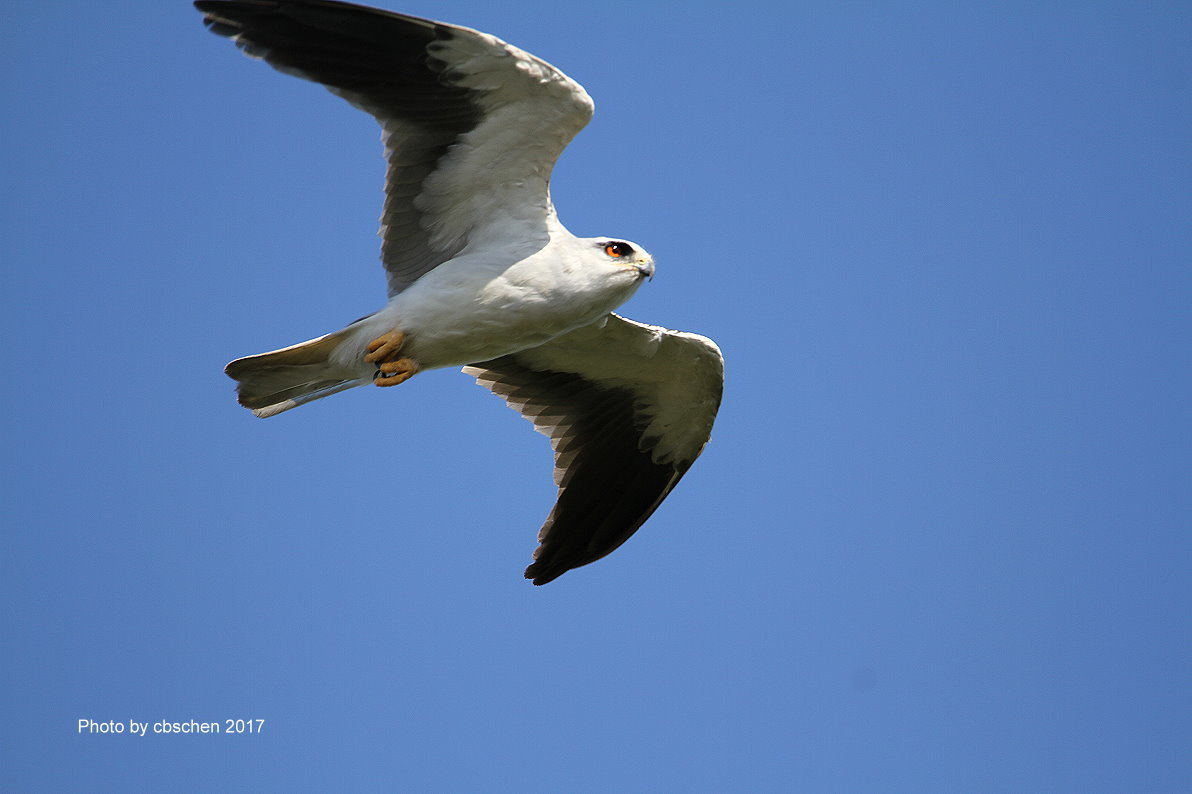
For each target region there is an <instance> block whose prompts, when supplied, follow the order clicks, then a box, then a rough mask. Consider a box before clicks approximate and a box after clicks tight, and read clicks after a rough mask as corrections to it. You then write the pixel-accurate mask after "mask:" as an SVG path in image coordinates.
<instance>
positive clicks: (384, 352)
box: [364, 331, 421, 386]
mask: <svg viewBox="0 0 1192 794" xmlns="http://www.w3.org/2000/svg"><path fill="white" fill-rule="evenodd" d="M405 341H406V335H405V334H403V333H402V332H401V331H390V332H388V333H385V334H381V335H380V336H378V337H377V338H376V339H374V340H372V341H371V342H369V343H368V353H367V354H366V355H365V356H364V361H365V362H366V363H368V364H376V365H377V372H376V374H375V375H373V383H375V384H377V385H378V386H396V385H397V384H399V383H405V382H406V381H408V380H409V379H410V378H412V377H414V375H416V374H417V373H418V370H419V369H421V367H419V366H418V362H417V361H415V360H414V359H412V358H409V357H408V356H407V357H402V356H401V348H402V345H404V344H405Z"/></svg>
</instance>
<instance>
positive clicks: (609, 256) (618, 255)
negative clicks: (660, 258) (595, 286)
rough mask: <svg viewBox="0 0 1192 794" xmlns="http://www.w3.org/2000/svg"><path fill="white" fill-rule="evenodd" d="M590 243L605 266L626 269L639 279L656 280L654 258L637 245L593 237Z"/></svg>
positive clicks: (609, 238) (625, 241)
mask: <svg viewBox="0 0 1192 794" xmlns="http://www.w3.org/2000/svg"><path fill="white" fill-rule="evenodd" d="M589 242H590V243H591V244H592V247H593V249H595V252H596V256H597V257H598V258H600V259H601V260H602V261H603V262H604V263H605V264H608V265H613V266H615V267H623V268H626V269H627V270H629V271H631V272H634V273H635V274H636V275H637V277H638V278H639V279H640V278H647V279H650V278H654V257H652V256H650V255H649V254H648V253H646V250H645V249H644V248H642V247H641V246H640V245H638V244H637V243H631V242H629V241H628V240H617V239H614V238H612V237H592V238H590V239H589Z"/></svg>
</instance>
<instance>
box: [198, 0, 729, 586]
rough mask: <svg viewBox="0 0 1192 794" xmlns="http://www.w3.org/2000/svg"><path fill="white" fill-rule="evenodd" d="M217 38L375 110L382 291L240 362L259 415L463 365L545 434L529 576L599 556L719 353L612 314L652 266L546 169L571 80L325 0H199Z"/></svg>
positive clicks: (411, 20)
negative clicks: (379, 297)
mask: <svg viewBox="0 0 1192 794" xmlns="http://www.w3.org/2000/svg"><path fill="white" fill-rule="evenodd" d="M195 6H196V7H197V8H198V9H199V11H201V12H202V13H203V15H204V22H205V23H206V24H207V26H208V28H210V30H211V31H212V32H214V33H217V34H219V35H221V36H226V37H228V38H231V39H232V40H233V41H235V42H236V44H237V45H238V46H239V47H240V48H242V49H243V50H244V51H245V52H246V53H247V54H248V55H250V56H253V57H255V58H262V59H264V60H265V61H266V62H268V63H269V64H270V65H271V66H273V67H274V68H276V69H278V70H279V71H282V72H285V73H287V74H292V75H296V76H298V77H302V78H305V79H307V80H312V81H314V82H316V83H321V84H323V85H324V86H326V87H327V88H328V89H330V90H331V92H332V93H334V94H336V95H338V96H340V97H342V98H343V99H346V100H347V101H348V102H350V103H351V104H353V105H355V106H356V107H358V108H360V109H361V110H364V111H366V112H368V113H370V114H372V115H373V116H374V117H375V118H376V120H377V121H378V122H380V125H381V130H382V136H381V137H382V142H383V143H384V149H385V159H386V160H387V162H388V172H387V177H386V183H385V203H384V209H383V211H382V214H381V230H380V235H381V238H382V243H381V259H382V262H383V264H384V267H385V271H386V274H387V277H388V283H389V301H388V303H387V304H386V305H385V307H384V308H382V309H381V310H380V311H378V312H376V313H375V314H371V315H369V316H367V317H364V318H362V319H360V320H357V321H355V322H353V323H351V324H350V325H348V326H347V327H346V328H344V329H342V330H339V331H335V332H334V333H330V334H326V335H324V336H320V337H318V338H317V339H312V340H310V341H308V342H302V343H300V344H296V345H291V346H290V347H286V348H282V349H281V350H275V351H273V352H271V353H262V354H260V355H256V356H248V357H247V358H241V359H237V360H236V361H233V362H232V363H230V364H228V366H227V373H228V375H230V376H231V377H232V378H234V379H235V380H236V381H237V392H238V395H239V400H240V404H241V405H243V406H245V407H246V408H250V409H252V411H253V412H254V413H255V414H256V415H257V416H262V417H265V416H273V415H274V414H278V413H281V412H282V411H286V410H289V409H290V408H294V407H296V406H299V405H302V404H303V403H307V402H310V401H311V400H316V399H319V398H320V397H326V396H327V395H330V394H334V393H336V392H339V391H343V390H344V389H349V388H352V387H353V386H362V385H366V384H370V383H372V384H376V385H378V386H394V385H397V384H399V383H402V382H404V381H405V380H407V379H409V378H410V377H411V376H413V375H414V374H416V373H418V372H420V371H422V370H427V369H433V368H437V367H455V366H462V367H463V371H464V372H465V373H467V374H469V375H472V376H474V377H475V378H476V380H477V381H478V382H479V383H480V384H481V385H483V386H485V387H487V388H488V389H490V390H491V391H492V392H493V393H495V394H497V395H499V396H500V397H502V398H504V399H505V401H506V402H507V403H508V404H509V405H510V406H511V407H512V408H514V409H515V410H517V411H519V412H520V413H521V414H522V416H524V417H525V418H526V419H529V420H530V421H531V422H533V423H534V426H535V427H536V428H537V430H538V431H539V432H541V433H543V434H545V435H547V436H549V437H550V440H551V446H552V447H553V449H554V455H555V484H556V485H557V486H558V489H559V490H558V495H557V500H556V503H555V506H554V509H553V510H552V511H551V513H550V515H549V516H548V517H547V519H546V523H545V524H544V525H543V526H542V529H541V531H540V532H539V535H538V540H539V546H538V548H537V550H536V551H535V553H534V562H533V564H532V565H530V567H529V568H527V569H526V578H527V579H531V580H533V582H534V584H545V583H547V582H549V581H552V580H553V579H555V578H557V577H559V576H561V575H562V574H564V573H566V572H567V571H569V570H571V569H572V568H577V567H579V566H581V565H586V564H588V563H590V562H593V561H595V560H598V559H600V558H601V557H603V556H605V555H606V554H609V553H610V552H612V551H613V550H614V549H616V548H617V547H618V546H620V545H621V544H622V543H624V542H625V541H626V539H628V538H629V536H630V535H632V534H633V533H634V532H636V531H637V529H638V527H640V526H641V525H642V523H643V522H645V520H646V519H647V518H649V517H650V515H651V514H652V513H653V512H654V510H655V509H656V508H657V507H658V505H659V503H661V502H662V500H663V499H664V498H666V495H667V494H668V493H670V491H671V489H672V488H674V487H675V484H676V483H677V482H678V481H679V478H680V477H682V476H683V474H684V473H685V472H686V471H687V469H688V468H689V467H690V466H691V464H692V463H693V462H694V461H695V459H696V457H698V456H699V454H700V452H701V451H702V450H703V448H704V445H705V444H706V443H707V441H708V438H709V435H710V433H711V429H712V422H713V420H714V419H715V417H716V411H717V409H718V408H719V405H720V396H721V391H722V388H723V384H724V360H723V358H722V357H721V355H720V350H719V349H718V348H717V347H716V345H715V344H714V343H713V342H712V341H711V340H709V339H706V338H704V337H702V336H697V335H695V334H688V333H681V332H678V331H671V330H667V329H665V328H660V327H656V326H652V325H644V324H642V323H638V322H634V321H633V320H628V319H626V318H624V317H621V316H619V315H617V314H614V313H613V310H614V309H616V308H617V307H618V306H620V305H621V304H622V303H623V302H625V301H626V300H627V299H628V298H629V297H630V296H631V295H633V293H634V292H635V291H636V290H637V288H638V287H639V286H641V284H642V282H643V281H645V280H646V279H649V278H651V277H652V276H653V275H654V260H653V259H652V258H651V257H650V255H649V254H647V253H646V252H645V250H643V249H642V247H641V246H639V245H638V244H636V243H632V242H629V241H627V240H621V239H617V238H614V237H576V236H575V235H573V234H572V233H571V232H569V231H567V229H565V228H564V227H563V225H562V224H561V223H560V222H559V219H558V217H557V216H556V215H555V208H554V206H553V204H552V203H551V199H550V190H549V184H550V175H551V170H552V169H553V167H554V164H555V160H556V159H557V158H558V157H559V154H560V153H561V152H562V151H563V148H564V147H565V146H566V145H567V143H568V142H569V141H570V140H571V139H572V138H573V137H574V136H575V134H576V133H578V132H579V131H580V129H582V128H583V126H584V125H585V124H587V123H588V120H589V119H590V118H591V117H592V111H593V105H592V100H591V98H590V97H589V96H588V94H587V93H586V92H585V91H584V89H583V88H582V87H581V86H580V85H578V84H577V83H575V82H574V81H573V80H571V79H570V78H568V77H567V76H566V75H564V74H563V73H562V72H560V71H559V70H557V69H555V68H554V67H553V66H551V65H550V64H548V63H546V62H545V61H542V60H540V59H538V58H536V57H534V56H533V55H530V54H529V53H527V52H523V51H522V50H520V49H518V48H517V47H514V46H511V45H509V44H506V43H505V42H503V41H501V40H500V39H498V38H495V37H494V36H490V35H487V34H485V33H480V32H479V31H475V30H470V29H468V28H463V27H457V26H455V25H448V24H443V23H440V22H432V21H430V20H426V19H419V18H418V17H411V16H405V15H403V14H397V13H393V12H390V11H382V10H379V9H373V8H367V7H364V6H357V5H351V4H348V3H339V2H331V0H198V2H196V3H195Z"/></svg>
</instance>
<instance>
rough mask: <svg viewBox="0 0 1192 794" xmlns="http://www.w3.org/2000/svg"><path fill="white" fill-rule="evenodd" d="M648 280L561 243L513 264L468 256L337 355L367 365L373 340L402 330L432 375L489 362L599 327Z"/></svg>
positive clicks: (428, 278)
mask: <svg viewBox="0 0 1192 794" xmlns="http://www.w3.org/2000/svg"><path fill="white" fill-rule="evenodd" d="M573 239H574V238H572V240H573ZM489 250H491V249H489ZM640 281H641V279H640V277H639V275H638V274H637V273H635V272H633V271H632V269H630V268H623V267H616V266H608V265H601V264H599V263H593V262H592V261H591V260H590V259H587V258H585V257H583V256H581V255H577V253H576V252H575V250H574V248H573V247H572V246H568V245H561V244H557V243H556V242H552V243H550V244H548V245H546V246H545V247H543V248H541V249H540V250H538V251H537V252H535V253H533V254H530V255H529V256H527V257H525V258H523V259H520V260H517V261H512V262H511V261H509V260H508V259H507V258H506V259H505V260H504V261H502V260H501V259H500V258H498V257H495V256H493V255H492V254H491V253H489V252H487V251H481V252H476V253H466V252H465V253H464V254H463V255H461V256H459V257H457V258H456V259H453V260H451V261H449V262H445V263H443V264H442V265H439V266H438V267H437V268H435V269H434V270H432V271H431V272H429V273H427V274H426V275H425V276H423V277H422V278H420V279H419V280H418V281H416V282H415V283H414V284H412V285H410V287H408V288H407V289H405V290H404V291H402V292H401V293H399V294H397V295H395V296H394V297H393V298H392V299H391V300H390V302H389V305H388V306H386V307H385V308H384V309H382V310H381V311H380V312H378V313H377V314H375V315H373V316H372V317H369V318H368V319H366V320H364V321H363V322H361V323H360V326H361V329H360V331H359V332H358V333H357V334H356V335H355V341H356V344H353V345H348V346H345V348H344V349H342V350H341V351H339V352H338V354H337V356H336V357H337V358H341V357H342V358H341V360H343V359H349V358H350V359H351V360H355V361H359V360H361V359H362V358H363V348H364V345H366V344H367V343H368V341H369V340H370V339H373V338H375V337H376V336H378V335H380V334H382V333H385V332H386V331H389V330H394V329H396V330H400V331H403V332H404V333H405V334H406V335H407V342H406V346H405V348H403V351H402V352H403V354H405V355H409V356H411V357H413V358H414V359H415V360H416V361H417V362H418V363H419V364H420V365H421V366H422V368H424V369H433V368H436V367H450V366H462V365H465V364H471V363H474V362H478V361H486V360H488V359H492V358H496V357H498V356H503V355H507V354H509V353H514V352H517V351H519V350H525V349H526V348H530V347H536V346H538V345H540V344H543V343H544V342H547V341H549V340H551V339H553V338H555V337H557V336H559V335H560V334H564V333H567V332H568V331H572V330H574V329H576V328H580V327H583V326H585V325H590V324H592V323H594V322H596V321H597V320H599V319H601V318H602V317H604V316H605V315H607V314H608V313H609V312H611V311H612V310H614V309H615V308H616V307H617V306H619V305H621V304H622V303H623V302H625V301H626V300H627V299H628V298H629V297H630V296H631V295H632V294H633V293H634V292H635V291H636V289H637V286H638V285H639V283H640ZM356 347H359V348H360V350H359V351H356V350H355V348H356ZM357 352H358V353H359V355H357Z"/></svg>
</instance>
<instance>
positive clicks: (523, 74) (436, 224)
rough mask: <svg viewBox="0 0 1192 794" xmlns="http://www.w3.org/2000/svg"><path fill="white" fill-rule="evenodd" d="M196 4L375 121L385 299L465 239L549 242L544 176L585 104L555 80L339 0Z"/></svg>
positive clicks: (578, 91) (210, 18)
mask: <svg viewBox="0 0 1192 794" xmlns="http://www.w3.org/2000/svg"><path fill="white" fill-rule="evenodd" d="M195 6H196V7H197V8H198V9H199V10H200V11H202V12H203V14H204V21H205V22H206V24H207V26H208V27H209V28H210V29H211V31H212V32H214V33H217V34H219V35H221V36H227V37H229V38H231V39H233V40H234V41H235V42H236V44H237V45H239V46H240V47H241V48H243V49H244V51H245V52H246V53H248V54H249V55H251V56H253V57H258V58H263V59H265V60H266V61H267V62H268V63H269V64H271V65H272V66H273V67H275V68H276V69H278V70H280V71H282V72H286V73H288V74H293V75H296V76H298V77H303V78H305V79H307V80H313V81H315V82H317V83H322V84H323V85H325V86H326V87H327V88H329V89H330V90H331V91H332V92H333V93H335V94H337V95H339V96H341V97H343V98H344V99H346V100H347V101H349V102H351V103H352V104H353V105H355V106H356V107H358V108H361V109H362V110H365V111H367V112H368V113H371V114H372V115H373V116H375V117H376V119H377V121H379V122H380V124H381V128H382V140H383V142H384V144H385V157H386V160H387V161H388V163H389V170H388V175H387V179H386V185H385V208H384V211H383V214H382V216H381V236H382V238H383V242H382V246H381V258H382V260H383V262H384V265H385V269H386V271H387V273H388V280H389V293H390V295H395V294H397V293H398V292H401V291H402V290H403V289H405V288H406V287H407V286H409V285H410V284H412V283H413V282H414V281H416V280H417V279H418V278H419V277H420V276H422V275H423V274H425V273H426V272H428V271H430V270H431V269H433V268H434V267H436V266H437V265H440V264H442V263H443V262H446V261H447V260H449V259H451V258H452V257H454V256H455V255H457V254H458V253H460V251H462V250H463V249H464V247H465V246H466V245H468V244H469V243H473V244H477V243H483V242H484V241H485V240H486V239H487V238H489V237H490V236H494V235H500V239H501V240H502V241H506V242H504V245H505V246H506V247H507V246H508V245H509V243H508V242H507V241H508V240H516V241H519V244H520V245H524V246H526V250H525V251H520V252H519V251H514V252H512V253H514V254H520V255H525V254H528V253H531V252H532V251H533V250H536V248H535V246H536V247H541V246H542V245H544V244H545V243H546V241H547V239H548V229H547V224H548V222H549V220H550V219H551V218H552V217H553V215H554V208H553V207H552V205H551V201H550V193H549V190H548V183H549V180H550V174H551V170H552V169H553V168H554V164H555V160H556V159H557V158H558V156H559V154H560V153H561V152H562V151H563V148H564V147H565V146H566V145H567V143H568V142H570V140H571V139H572V138H573V137H574V136H575V134H576V133H577V132H579V131H580V130H581V129H582V128H583V127H584V125H585V124H587V123H588V120H589V119H590V118H591V117H592V108H593V106H592V100H591V98H590V97H589V96H588V94H587V93H586V92H585V91H584V89H583V88H582V87H581V86H580V85H579V84H578V83H576V82H574V81H573V80H571V79H570V78H568V77H567V76H566V75H564V74H563V73H562V72H560V71H558V70H557V69H555V68H554V67H553V66H551V65H550V64H548V63H546V62H545V61H542V60H540V59H538V58H536V57H534V56H533V55H530V54H529V53H527V52H523V51H522V50H520V49H518V48H516V47H513V46H511V45H508V44H506V43H505V42H503V41H501V40H500V39H498V38H496V37H494V36H490V35H488V34H485V33H481V32H479V31H475V30H471V29H469V28H463V27H457V26H455V25H447V24H443V23H440V22H432V21H430V20H426V19H420V18H418V17H411V16H406V15H404V14H397V13H393V12H389V11H382V10H378V9H374V8H366V7H364V6H357V5H352V4H349V3H339V2H332V1H331V0H198V1H197V2H196V3H195ZM511 225H516V226H517V227H518V233H516V234H510V233H509V230H510V226H511Z"/></svg>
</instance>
